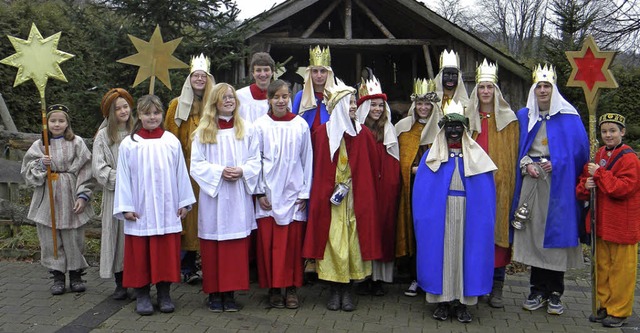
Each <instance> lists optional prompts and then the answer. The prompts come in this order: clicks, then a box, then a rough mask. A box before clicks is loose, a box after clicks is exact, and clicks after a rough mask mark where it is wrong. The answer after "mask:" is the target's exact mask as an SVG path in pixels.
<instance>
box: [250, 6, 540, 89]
mask: <svg viewBox="0 0 640 333" xmlns="http://www.w3.org/2000/svg"><path fill="white" fill-rule="evenodd" d="M250 21H252V22H253V23H254V24H255V27H256V28H255V30H253V31H252V32H251V33H249V34H248V35H247V36H246V39H251V41H252V43H265V44H269V45H290V46H294V45H299V46H304V47H308V46H309V45H316V44H319V45H329V46H331V48H332V49H336V48H352V47H358V48H363V49H367V48H375V49H378V50H379V49H380V48H389V49H392V48H397V47H398V46H401V45H405V46H406V45H415V46H419V45H432V46H441V47H451V46H452V44H453V42H454V41H456V40H457V41H459V42H461V43H463V44H465V45H467V46H469V47H470V48H472V49H474V50H476V51H477V52H479V53H482V54H483V55H484V56H486V57H487V58H489V59H491V60H493V61H496V62H497V63H498V64H499V66H500V67H501V68H503V69H506V70H508V71H510V72H512V73H514V74H515V75H517V76H518V77H521V78H522V79H524V80H527V81H528V80H531V71H530V70H529V69H528V68H527V67H525V66H524V65H523V64H522V63H520V62H518V61H517V60H515V59H514V58H512V57H510V56H508V55H506V54H504V53H503V52H501V51H500V50H498V49H496V48H495V47H493V46H491V45H490V44H488V43H486V42H485V41H483V40H482V39H480V38H478V37H477V36H475V35H473V34H471V33H470V32H468V31H466V30H465V29H462V28H461V27H459V26H457V25H455V24H453V23H451V22H450V21H448V20H446V19H445V18H443V17H442V16H440V15H438V14H437V13H435V12H434V11H432V10H430V9H429V8H427V7H426V6H424V4H423V3H421V2H418V1H415V0H287V1H285V2H283V3H281V4H279V5H278V6H275V7H273V8H272V9H270V10H269V11H267V12H265V13H263V14H261V15H259V16H256V17H255V18H253V19H251V20H250Z"/></svg>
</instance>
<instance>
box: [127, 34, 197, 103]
mask: <svg viewBox="0 0 640 333" xmlns="http://www.w3.org/2000/svg"><path fill="white" fill-rule="evenodd" d="M129 39H131V42H132V43H133V46H135V48H136V50H138V53H136V54H134V55H132V56H128V57H126V58H122V59H120V60H118V62H120V63H123V64H129V65H134V66H139V67H140V68H139V69H138V75H136V79H135V82H134V83H133V86H134V87H135V86H137V85H138V84H140V82H142V81H144V80H146V79H147V78H149V77H157V78H158V79H160V81H161V82H162V83H164V85H165V86H167V88H169V89H171V80H170V79H169V69H173V68H188V67H189V65H187V64H185V63H184V62H182V61H180V60H179V59H178V58H176V57H174V56H173V52H174V51H175V50H176V48H177V47H178V45H179V44H180V42H181V41H182V37H180V38H176V39H174V40H172V41H169V42H166V43H164V42H163V41H162V34H161V33H160V27H159V26H156V29H155V31H154V32H153V35H151V40H149V42H145V41H144V40H142V39H140V38H137V37H135V36H132V35H129ZM152 81H153V80H152ZM150 91H151V92H153V87H151V88H150Z"/></svg>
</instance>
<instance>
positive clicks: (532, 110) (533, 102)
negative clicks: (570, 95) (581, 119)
mask: <svg viewBox="0 0 640 333" xmlns="http://www.w3.org/2000/svg"><path fill="white" fill-rule="evenodd" d="M543 82H546V81H543ZM548 83H549V84H551V86H553V91H552V92H551V105H550V107H549V116H554V115H555V114H557V113H563V114H575V115H579V113H578V110H576V108H575V107H574V106H573V105H571V104H569V102H567V100H566V99H564V97H563V96H562V95H561V94H560V91H559V90H558V87H557V86H556V84H555V83H552V82H548ZM537 85H538V84H537V83H534V84H533V85H531V89H529V97H528V98H527V109H529V126H528V128H527V131H528V132H531V129H533V127H534V126H535V125H536V122H537V121H538V118H539V117H540V108H539V107H538V98H537V97H536V86H537Z"/></svg>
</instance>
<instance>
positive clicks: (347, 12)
mask: <svg viewBox="0 0 640 333" xmlns="http://www.w3.org/2000/svg"><path fill="white" fill-rule="evenodd" d="M351 10H352V6H351V0H345V2H344V39H351V37H352V36H353V33H352V30H351V29H352V27H351Z"/></svg>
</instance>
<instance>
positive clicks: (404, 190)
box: [396, 121, 426, 257]
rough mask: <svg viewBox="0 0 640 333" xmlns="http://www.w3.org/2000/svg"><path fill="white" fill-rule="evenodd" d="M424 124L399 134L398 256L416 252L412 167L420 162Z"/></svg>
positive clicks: (416, 125)
mask: <svg viewBox="0 0 640 333" xmlns="http://www.w3.org/2000/svg"><path fill="white" fill-rule="evenodd" d="M424 126H425V125H424V124H421V123H419V122H417V121H416V122H415V123H414V124H413V126H411V130H409V131H408V132H404V133H402V134H400V136H398V146H399V147H400V174H401V177H402V187H401V189H400V206H399V207H398V223H396V257H403V256H413V255H414V254H415V252H416V241H415V235H414V232H413V216H412V214H411V191H412V187H413V186H412V185H413V184H412V183H413V182H412V180H413V174H412V173H411V169H412V168H413V167H414V166H417V163H419V162H420V158H421V157H422V154H420V156H417V155H418V153H419V152H420V151H422V152H424V151H425V150H426V149H420V136H421V134H422V129H423V128H424ZM416 160H417V163H416Z"/></svg>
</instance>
